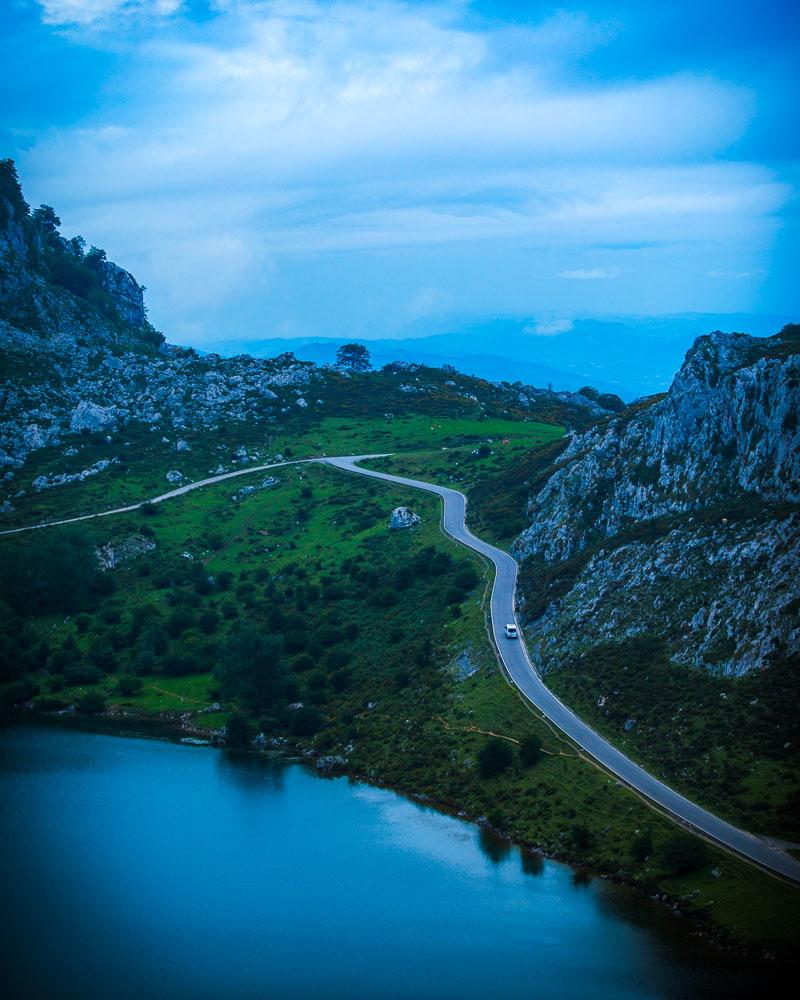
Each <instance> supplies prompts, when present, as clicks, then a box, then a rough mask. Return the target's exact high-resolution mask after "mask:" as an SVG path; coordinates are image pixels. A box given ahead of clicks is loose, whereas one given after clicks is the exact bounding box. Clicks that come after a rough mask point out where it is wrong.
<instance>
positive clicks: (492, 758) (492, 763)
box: [478, 738, 514, 778]
mask: <svg viewBox="0 0 800 1000" xmlns="http://www.w3.org/2000/svg"><path fill="white" fill-rule="evenodd" d="M513 763H514V753H513V751H512V749H511V745H510V743H509V742H508V741H507V740H498V739H494V738H493V739H490V740H489V742H488V743H486V744H484V746H483V747H481V749H480V751H479V752H478V773H479V774H480V776H481V777H482V778H494V777H496V776H497V775H498V774H502V773H503V771H506V770H508V768H509V767H511V765H512V764H513Z"/></svg>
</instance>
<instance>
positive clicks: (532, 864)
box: [519, 847, 544, 875]
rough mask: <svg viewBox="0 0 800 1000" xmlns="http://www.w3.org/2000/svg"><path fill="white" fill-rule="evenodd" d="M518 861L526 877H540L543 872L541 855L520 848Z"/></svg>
mask: <svg viewBox="0 0 800 1000" xmlns="http://www.w3.org/2000/svg"><path fill="white" fill-rule="evenodd" d="M519 860H520V864H521V865H522V870H523V872H524V873H525V874H526V875H541V874H542V872H543V871H544V858H543V857H542V856H541V854H536V853H535V852H534V851H529V850H527V849H526V848H524V847H520V849H519Z"/></svg>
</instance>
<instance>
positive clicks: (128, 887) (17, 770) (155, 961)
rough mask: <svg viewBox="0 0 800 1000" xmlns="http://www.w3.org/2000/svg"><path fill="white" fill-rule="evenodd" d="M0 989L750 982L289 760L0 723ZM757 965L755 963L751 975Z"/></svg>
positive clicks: (409, 811) (223, 992) (548, 989)
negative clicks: (0, 892)
mask: <svg viewBox="0 0 800 1000" xmlns="http://www.w3.org/2000/svg"><path fill="white" fill-rule="evenodd" d="M0 741H1V743H0V746H1V748H2V749H1V751H0V752H1V753H2V757H0V761H1V764H0V808H1V809H2V812H1V813H0V872H1V873H2V879H3V885H4V887H5V888H4V905H5V907H6V909H7V914H6V916H5V918H4V921H3V925H4V931H3V933H2V947H3V950H4V951H5V952H6V954H5V955H4V961H3V966H4V971H5V972H6V973H9V974H10V980H11V983H12V989H11V991H10V992H6V993H5V996H7V997H14V998H16V997H26V998H36V997H46V996H47V997H49V996H54V997H56V996H57V997H81V998H88V997H95V998H106V997H114V998H116V997H169V998H176V1000H179V998H190V997H191V998H206V997H208V998H212V997H213V998H221V1000H226V998H232V1000H235V998H239V997H243V998H250V997H253V998H256V997H258V998H283V997H287V998H289V997H298V998H305V997H309V998H310V997H314V998H316V1000H325V998H329V997H331V998H339V997H341V998H349V1000H351V998H357V997H459V998H465V997H468V998H471V997H476V998H477V997H480V998H485V997H498V998H506V997H528V998H541V1000H544V998H550V997H558V998H573V997H574V998H580V1000H586V998H588V997H591V998H599V1000H612V998H614V1000H615V998H622V997H625V998H633V997H636V998H641V997H654V998H655V997H706V996H708V997H711V996H716V997H725V996H738V995H748V993H751V992H752V990H753V988H754V985H755V983H754V980H753V979H748V976H750V975H751V974H750V973H747V972H746V970H745V968H744V967H737V966H736V965H735V964H731V962H730V960H728V959H725V960H724V961H723V960H722V959H720V958H719V957H718V956H716V955H715V954H714V953H712V952H710V951H708V950H706V949H704V948H701V947H699V946H698V945H697V944H695V943H693V942H692V941H690V940H689V939H688V938H686V937H684V929H683V927H682V926H681V925H678V922H677V921H675V920H674V919H673V918H671V917H669V916H667V915H664V914H662V913H660V912H659V911H657V909H656V908H655V907H651V906H649V905H646V904H643V903H641V902H639V901H638V900H637V899H634V898H633V896H632V895H631V894H630V893H628V892H626V891H624V890H619V889H617V888H614V887H611V886H608V885H607V884H605V883H603V882H594V883H592V884H590V885H587V884H578V883H576V879H575V876H574V873H573V872H572V871H571V870H570V869H569V868H567V867H565V866H563V865H558V864H554V863H550V862H545V863H544V864H542V865H539V866H537V865H535V864H534V865H532V866H531V865H524V864H523V862H522V859H521V857H520V854H519V852H518V851H517V850H511V849H507V848H506V847H505V846H504V845H500V844H498V843H497V842H491V841H489V840H487V839H486V837H485V836H483V837H482V835H481V833H480V831H479V830H477V829H476V828H475V827H474V826H472V825H469V824H466V823H463V822H460V821H458V820H456V819H453V818H450V817H448V816H444V815H442V814H440V813H437V812H436V811H434V810H432V809H428V808H423V807H420V806H418V805H416V804H414V803H411V802H408V801H406V800H405V799H402V798H400V797H399V796H397V795H395V794H393V793H391V792H387V791H383V790H376V789H373V788H369V787H366V786H364V785H357V784H352V783H350V782H349V781H348V780H347V779H344V778H340V779H335V780H322V779H320V778H318V777H316V775H314V774H311V773H309V772H308V771H307V770H305V769H304V768H302V767H300V766H298V765H292V764H286V763H280V762H275V761H270V760H266V759H264V758H259V757H254V756H249V755H237V754H232V753H227V752H215V751H212V750H205V749H192V748H188V747H182V746H178V745H174V744H171V743H165V742H157V741H153V740H145V739H132V738H120V737H118V736H111V735H101V734H97V733H86V732H77V731H72V730H65V729H63V728H50V727H45V726H41V725H37V726H27V725H26V726H13V727H8V728H4V729H3V730H2V733H0ZM761 982H762V986H763V985H764V984H763V980H761Z"/></svg>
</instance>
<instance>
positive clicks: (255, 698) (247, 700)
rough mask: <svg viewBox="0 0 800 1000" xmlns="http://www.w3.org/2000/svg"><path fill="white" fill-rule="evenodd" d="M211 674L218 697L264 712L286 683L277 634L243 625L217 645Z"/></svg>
mask: <svg viewBox="0 0 800 1000" xmlns="http://www.w3.org/2000/svg"><path fill="white" fill-rule="evenodd" d="M214 675H215V677H216V678H217V681H218V682H219V687H220V692H221V694H222V697H223V698H225V699H227V700H230V699H239V700H241V701H242V702H243V703H244V704H245V705H246V706H247V708H248V709H249V710H251V711H252V712H264V711H266V710H267V709H269V708H271V707H272V706H273V705H274V704H275V703H276V702H277V701H278V700H279V699H280V698H281V697H282V696H283V693H284V690H285V687H286V661H285V658H284V653H283V643H282V641H281V639H280V636H274V635H264V634H263V633H262V632H259V631H258V629H256V628H254V627H253V626H246V627H244V628H243V629H242V630H241V631H240V632H238V633H237V634H236V635H234V636H233V637H232V638H231V639H229V640H228V642H226V643H225V644H224V645H223V646H222V648H221V649H220V651H219V653H218V657H217V664H216V666H215V667H214Z"/></svg>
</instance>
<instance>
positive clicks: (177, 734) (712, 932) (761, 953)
mask: <svg viewBox="0 0 800 1000" xmlns="http://www.w3.org/2000/svg"><path fill="white" fill-rule="evenodd" d="M9 723H10V724H17V725H19V724H20V723H22V724H33V725H55V726H58V727H63V728H64V729H78V730H79V731H84V732H92V733H102V734H104V735H108V736H118V737H121V738H128V739H152V740H156V741H161V742H169V743H173V744H175V745H180V744H183V745H188V746H193V747H195V748H196V749H206V748H208V749H211V750H228V751H229V752H232V753H240V754H249V755H253V756H272V757H275V758H281V759H283V760H285V761H286V762H287V763H294V764H299V765H301V766H302V767H304V768H305V769H306V770H308V771H310V772H311V773H313V774H315V775H316V776H317V777H320V778H323V779H324V778H341V777H346V778H348V779H349V780H350V781H352V782H355V783H358V784H362V785H367V786H370V787H373V788H380V789H385V790H387V791H390V792H392V793H393V794H395V795H399V796H401V797H402V798H405V799H408V800H410V801H412V802H414V803H415V804H418V805H420V806H425V807H428V808H431V809H434V810H436V811H437V812H440V813H443V814H445V815H448V816H451V817H452V818H453V819H457V820H461V821H463V822H465V823H469V824H471V825H474V826H476V827H478V829H480V830H483V831H485V832H487V833H488V834H489V835H490V836H492V837H494V838H496V839H497V840H498V841H502V842H503V843H504V844H505V845H507V846H508V847H509V848H512V847H516V848H518V849H519V851H520V852H521V853H522V852H524V853H527V854H528V855H529V856H532V857H537V858H539V859H541V860H542V861H553V862H555V863H557V864H561V865H565V866H566V867H568V868H570V869H571V870H572V871H573V873H574V875H575V876H576V877H588V879H589V880H594V879H599V880H601V881H602V882H606V883H607V884H610V885H614V886H619V887H623V888H625V889H627V890H629V891H630V892H632V893H633V894H634V895H635V897H636V898H637V900H638V901H639V902H640V903H652V904H656V905H657V907H658V908H659V912H660V914H661V915H666V914H669V915H670V916H672V917H673V918H674V919H676V920H680V921H682V922H683V924H684V929H685V931H686V933H687V936H688V937H694V938H697V939H698V940H700V941H702V942H703V943H704V944H706V945H709V946H710V947H712V948H714V949H715V950H716V951H717V952H719V953H724V954H728V955H730V956H732V957H735V958H736V959H748V960H756V961H759V962H763V963H765V965H767V966H768V967H769V968H773V969H774V968H775V967H776V964H778V965H781V966H785V967H786V968H787V969H789V968H795V967H796V966H797V965H798V963H799V962H800V951H796V950H794V949H790V948H785V949H782V950H776V951H770V950H769V949H768V948H767V947H766V946H761V945H758V944H756V943H750V942H747V941H744V940H742V939H740V938H737V937H736V936H735V935H734V934H732V933H731V932H729V931H728V930H726V929H725V927H724V926H723V925H719V924H714V923H713V922H712V921H711V920H710V919H709V918H708V916H707V915H706V914H705V913H703V912H702V911H698V910H695V909H692V907H691V899H690V898H687V897H672V896H669V895H668V894H667V893H656V894H652V893H650V892H648V891H647V887H646V886H645V885H644V884H643V883H642V882H640V881H638V880H636V879H633V878H630V877H627V876H624V875H621V874H620V873H618V872H601V871H598V870H596V869H592V868H591V866H587V865H585V864H582V863H581V862H580V860H578V859H577V858H575V857H572V856H570V855H568V854H558V853H555V852H550V851H546V850H544V849H542V848H541V847H540V846H539V845H538V844H535V843H533V842H531V841H526V840H519V839H515V838H513V837H511V836H509V835H508V834H506V833H504V832H503V831H502V830H501V829H498V828H496V827H494V826H492V824H491V823H490V822H489V820H488V819H487V818H486V817H485V816H473V815H472V814H471V813H469V812H467V811H466V810H464V809H462V808H460V805H459V803H457V802H452V801H448V800H446V799H444V798H442V799H437V798H434V797H433V796H430V795H427V794H425V793H420V792H414V791H413V790H407V789H402V788H397V787H396V786H394V785H392V784H391V783H389V782H387V781H383V780H381V779H380V777H368V776H367V775H365V774H361V773H359V772H358V771H354V770H349V769H348V768H347V767H346V766H342V765H339V764H338V763H332V764H331V763H326V764H323V765H322V766H320V762H321V761H323V760H325V758H326V756H327V755H325V754H324V753H322V752H321V751H319V750H317V749H315V748H313V747H304V746H303V745H302V744H291V743H290V741H289V740H288V739H287V740H286V741H285V743H281V744H279V745H267V746H264V747H253V746H249V747H228V746H226V745H225V743H224V740H221V739H220V738H219V734H218V733H217V732H216V731H214V730H209V729H204V728H202V727H197V726H186V725H185V724H184V723H182V720H181V716H180V715H175V714H173V713H165V714H164V715H159V716H153V715H147V714H143V713H136V712H128V711H124V712H107V713H99V714H97V715H85V714H83V715H82V714H80V713H78V712H74V713H62V712H52V713H51V712H41V711H37V710H35V709H32V708H16V709H10V710H8V709H7V710H4V711H3V712H2V713H0V724H9ZM128 727H130V728H128ZM195 738H196V739H198V740H202V741H203V742H202V743H194V744H192V743H187V742H185V741H187V740H191V739H195ZM281 739H284V738H281Z"/></svg>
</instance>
